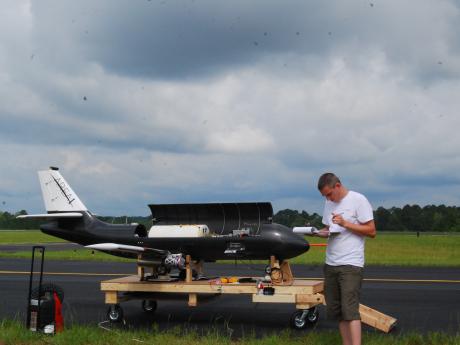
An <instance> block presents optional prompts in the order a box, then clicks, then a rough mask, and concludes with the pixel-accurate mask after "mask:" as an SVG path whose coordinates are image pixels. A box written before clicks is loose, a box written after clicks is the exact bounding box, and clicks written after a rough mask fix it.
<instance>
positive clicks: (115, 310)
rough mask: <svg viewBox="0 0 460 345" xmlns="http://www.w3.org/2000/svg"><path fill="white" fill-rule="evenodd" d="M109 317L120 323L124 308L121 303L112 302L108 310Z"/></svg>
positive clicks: (112, 320) (110, 319) (111, 320)
mask: <svg viewBox="0 0 460 345" xmlns="http://www.w3.org/2000/svg"><path fill="white" fill-rule="evenodd" d="M107 317H108V318H109V321H110V322H113V323H119V322H121V321H122V320H123V309H122V308H121V307H120V305H119V304H112V305H111V306H110V307H109V310H107Z"/></svg>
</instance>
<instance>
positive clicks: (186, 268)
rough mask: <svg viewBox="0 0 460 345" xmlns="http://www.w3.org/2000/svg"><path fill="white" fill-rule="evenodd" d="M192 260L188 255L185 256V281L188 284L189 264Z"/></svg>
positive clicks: (190, 276) (190, 272)
mask: <svg viewBox="0 0 460 345" xmlns="http://www.w3.org/2000/svg"><path fill="white" fill-rule="evenodd" d="M191 261H192V258H191V256H190V255H186V256H185V281H186V282H187V283H190V282H191V281H192V268H191V267H190V266H191V265H190V262H191Z"/></svg>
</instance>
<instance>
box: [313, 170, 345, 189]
mask: <svg viewBox="0 0 460 345" xmlns="http://www.w3.org/2000/svg"><path fill="white" fill-rule="evenodd" d="M337 183H341V182H340V179H339V178H338V177H337V176H335V174H333V173H325V174H322V175H321V177H320V178H319V180H318V189H319V190H322V189H323V188H324V187H326V186H329V187H331V188H332V187H334V186H335V185H336V184H337Z"/></svg>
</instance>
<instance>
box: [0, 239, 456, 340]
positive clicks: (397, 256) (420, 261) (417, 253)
mask: <svg viewBox="0 0 460 345" xmlns="http://www.w3.org/2000/svg"><path fill="white" fill-rule="evenodd" d="M307 240H308V241H309V242H310V243H325V242H326V240H325V239H321V238H317V237H307ZM57 241H60V240H59V239H56V238H55V237H52V236H48V235H45V234H43V233H41V232H38V231H2V232H0V243H1V244H6V243H25V242H26V243H32V242H34V243H46V242H57ZM61 241H62V240H61ZM458 248H460V236H458V235H445V234H443V235H437V234H422V235H421V236H420V237H417V236H416V234H415V233H410V234H401V233H398V234H393V233H388V232H387V233H379V234H378V235H377V237H376V238H375V239H367V240H366V264H367V265H401V266H431V267H433V266H435V267H436V266H437V267H441V266H450V267H460V250H458ZM325 253H326V248H325V247H312V248H311V249H310V250H309V251H308V252H307V253H305V254H303V255H300V256H298V257H296V258H294V259H291V260H290V262H291V263H293V264H309V265H319V264H322V263H323V262H324V258H325ZM0 257H9V258H30V251H18V252H0ZM46 258H47V259H50V260H85V261H92V260H94V261H117V262H126V261H130V260H129V259H124V258H119V257H115V256H111V255H108V254H104V253H101V252H97V251H91V250H88V249H73V250H67V251H47V252H46ZM228 262H233V261H228ZM253 263H255V262H253ZM263 263H265V262H263ZM0 345H1V344H0Z"/></svg>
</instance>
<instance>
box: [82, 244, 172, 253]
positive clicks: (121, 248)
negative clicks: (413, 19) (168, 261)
mask: <svg viewBox="0 0 460 345" xmlns="http://www.w3.org/2000/svg"><path fill="white" fill-rule="evenodd" d="M85 248H89V249H96V250H101V251H108V252H120V253H148V252H154V253H156V254H159V255H165V256H166V255H168V254H169V252H168V251H167V250H161V249H155V248H144V247H139V246H130V245H127V244H119V243H97V244H90V245H88V246H85Z"/></svg>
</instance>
